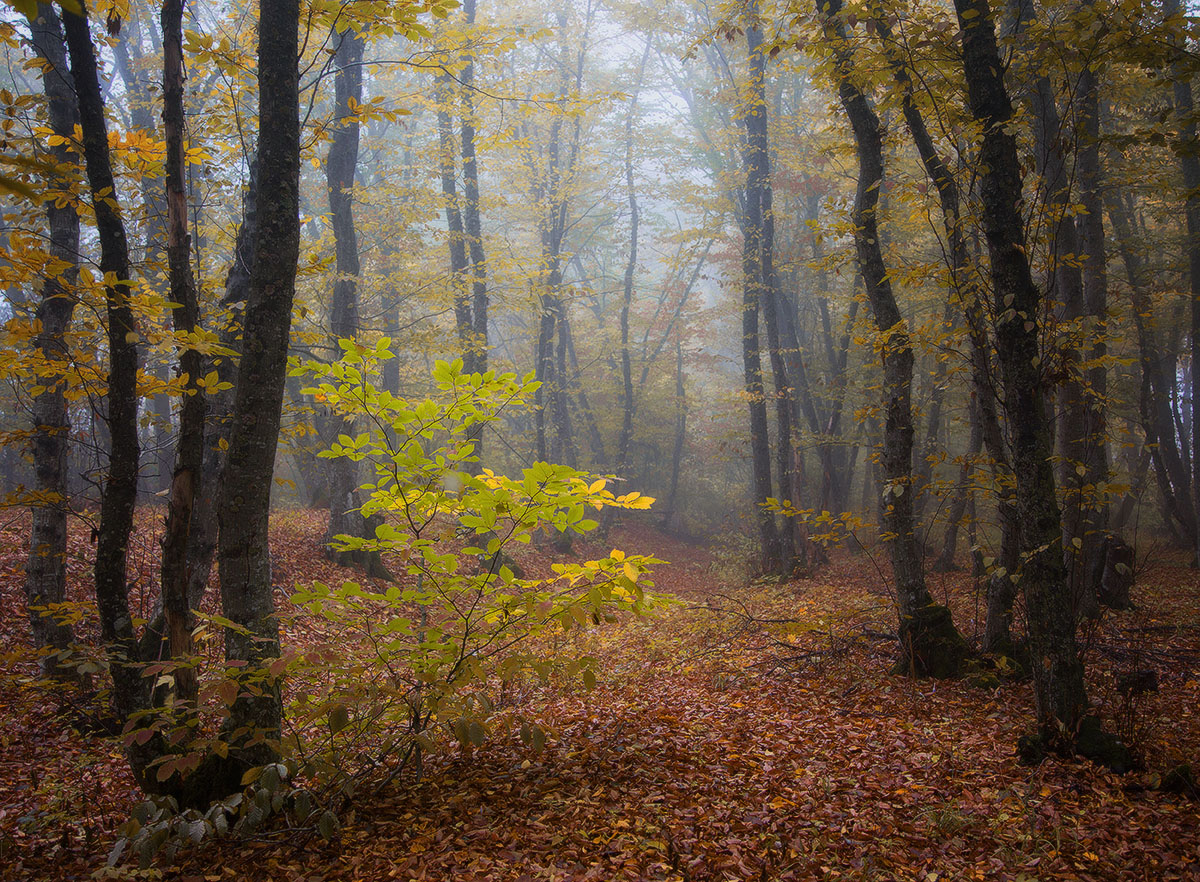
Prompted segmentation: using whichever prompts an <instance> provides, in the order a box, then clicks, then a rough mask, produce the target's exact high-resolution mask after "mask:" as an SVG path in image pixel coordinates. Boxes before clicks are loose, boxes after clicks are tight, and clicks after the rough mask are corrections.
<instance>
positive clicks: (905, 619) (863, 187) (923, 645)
mask: <svg viewBox="0 0 1200 882" xmlns="http://www.w3.org/2000/svg"><path fill="white" fill-rule="evenodd" d="M818 2H819V4H820V5H819V6H818V11H819V13H820V14H821V17H822V19H823V21H824V25H825V32H826V34H827V35H828V36H829V38H830V39H831V40H832V41H833V43H834V59H835V63H836V75H837V81H838V94H839V96H840V98H841V102H842V106H843V107H844V108H845V110H846V116H847V117H849V119H850V124H851V127H852V128H853V130H854V141H855V145H856V148H857V153H858V167H859V173H858V190H857V193H856V195H855V200H854V211H853V219H854V242H855V250H856V252H857V256H858V265H859V269H860V270H861V272H862V277H863V283H864V285H865V286H866V291H867V299H868V301H869V302H870V304H871V311H872V312H873V313H874V316H875V324H876V326H877V327H878V328H879V331H880V333H881V334H882V335H883V340H882V344H881V349H882V360H883V374H884V376H883V387H884V401H883V409H884V430H883V457H882V459H883V472H884V481H885V483H884V486H883V493H882V494H881V500H882V501H881V508H882V521H883V529H884V531H885V533H886V534H887V535H888V537H889V548H890V550H891V557H892V572H893V574H894V576H895V580H896V599H897V602H898V605H899V612H900V653H901V654H900V661H899V664H898V665H897V667H898V668H899V669H900V670H903V671H905V672H910V673H912V674H914V675H917V676H954V675H956V674H957V673H958V671H959V668H960V667H961V665H962V663H963V660H964V659H965V657H966V655H967V646H966V642H965V641H964V640H963V639H962V637H961V636H960V635H959V633H958V630H957V629H956V628H955V627H954V623H953V621H952V620H951V617H950V611H949V609H947V608H946V607H944V606H940V605H938V604H935V603H934V602H933V598H932V597H931V596H930V594H929V589H928V588H927V587H926V585H925V573H924V567H923V563H922V559H921V552H920V548H919V547H918V544H917V537H916V532H915V523H914V521H913V495H914V494H913V472H912V455H913V415H912V375H913V352H912V345H911V343H910V341H909V337H908V333H907V331H906V329H905V327H904V322H903V318H902V317H901V315H900V309H899V306H898V305H897V303H896V298H895V295H894V294H893V292H892V286H891V282H890V281H889V279H888V274H887V267H886V266H885V264H884V260H883V248H882V245H881V243H880V239H879V226H878V218H877V209H878V203H879V191H880V189H881V187H882V184H883V172H884V169H883V132H882V128H881V126H880V123H879V118H878V116H876V114H875V109H874V108H873V107H872V106H871V103H870V101H869V100H868V99H867V97H866V95H864V94H863V93H862V91H861V90H860V89H859V88H858V86H857V85H855V82H854V78H853V68H854V58H853V52H852V50H851V48H850V43H849V40H848V37H847V34H846V28H845V25H844V24H843V23H842V22H841V21H840V20H839V18H838V16H839V13H840V9H841V3H840V0H824V2H820V0H818Z"/></svg>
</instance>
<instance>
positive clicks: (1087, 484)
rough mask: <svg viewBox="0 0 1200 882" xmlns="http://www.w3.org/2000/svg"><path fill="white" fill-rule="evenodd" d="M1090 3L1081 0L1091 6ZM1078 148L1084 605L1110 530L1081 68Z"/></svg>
mask: <svg viewBox="0 0 1200 882" xmlns="http://www.w3.org/2000/svg"><path fill="white" fill-rule="evenodd" d="M1092 2H1093V0H1085V5H1088V6H1091V5H1092ZM1078 95H1079V99H1078V100H1079V110H1078V113H1077V124H1078V128H1079V132H1078V139H1079V149H1078V153H1077V155H1076V160H1075V165H1076V175H1077V177H1078V178H1079V195H1080V201H1081V202H1082V204H1083V207H1084V213H1083V214H1082V215H1081V216H1080V217H1079V218H1078V219H1077V224H1078V239H1079V245H1080V249H1081V252H1082V254H1083V311H1084V314H1085V315H1086V316H1087V324H1086V325H1085V328H1084V334H1085V336H1084V339H1085V340H1086V339H1089V338H1090V339H1091V341H1092V343H1091V346H1090V347H1089V351H1088V353H1087V359H1088V362H1089V364H1090V367H1088V368H1087V370H1086V372H1085V374H1084V380H1085V383H1084V388H1085V395H1084V402H1083V404H1084V407H1083V420H1084V423H1083V426H1082V427H1081V429H1082V433H1081V434H1082V443H1081V453H1082V455H1083V462H1082V465H1083V469H1084V474H1083V475H1082V476H1081V480H1082V482H1083V486H1082V487H1081V488H1080V495H1081V506H1082V507H1083V519H1082V520H1083V524H1082V527H1083V536H1082V540H1083V541H1082V553H1081V555H1080V563H1079V566H1081V567H1082V570H1083V573H1082V576H1083V585H1082V591H1083V597H1084V603H1085V605H1087V606H1090V605H1091V602H1092V599H1093V598H1097V599H1098V598H1100V596H1101V594H1102V591H1101V581H1102V579H1103V576H1104V553H1103V552H1104V548H1105V547H1106V546H1105V540H1106V537H1107V535H1108V531H1109V529H1110V509H1109V499H1108V496H1107V494H1108V491H1107V489H1106V487H1107V485H1108V481H1109V462H1108V438H1107V432H1108V418H1107V413H1106V407H1107V404H1106V400H1107V398H1108V368H1107V367H1106V365H1105V361H1106V359H1107V356H1108V347H1107V345H1106V344H1105V342H1104V341H1105V337H1106V336H1107V332H1108V256H1107V254H1106V251H1105V245H1104V198H1103V174H1102V171H1101V165H1100V87H1099V83H1098V78H1097V75H1096V71H1095V70H1094V69H1093V68H1092V67H1091V66H1090V65H1084V67H1083V70H1082V71H1081V72H1080V75H1079V85H1078Z"/></svg>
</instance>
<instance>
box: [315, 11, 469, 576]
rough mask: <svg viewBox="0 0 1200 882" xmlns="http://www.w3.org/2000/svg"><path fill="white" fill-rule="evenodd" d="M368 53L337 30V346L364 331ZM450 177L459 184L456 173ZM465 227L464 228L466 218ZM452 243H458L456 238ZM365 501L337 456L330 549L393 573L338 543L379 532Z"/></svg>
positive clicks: (346, 422) (354, 470) (351, 466)
mask: <svg viewBox="0 0 1200 882" xmlns="http://www.w3.org/2000/svg"><path fill="white" fill-rule="evenodd" d="M362 59H363V37H362V35H361V34H360V33H358V32H357V31H354V30H350V29H346V30H343V31H341V32H340V33H339V34H338V36H337V50H336V54H335V56H334V64H335V65H336V66H337V74H336V76H335V78H334V91H335V93H336V94H335V97H334V132H333V143H331V144H330V145H329V155H328V157H327V158H326V160H325V183H326V188H327V190H328V194H329V211H330V215H331V221H332V224H333V238H334V242H335V247H336V251H337V254H336V272H337V276H336V279H335V281H334V283H333V299H332V304H331V307H330V322H329V330H330V334H331V335H332V337H333V345H334V347H337V346H338V345H339V341H341V340H355V339H357V338H358V333H359V318H358V276H359V272H360V265H359V257H358V234H357V231H356V229H355V226H354V176H355V172H356V170H357V168H358V144H359V124H358V121H357V120H356V119H353V115H354V109H353V106H354V105H356V104H361V103H362ZM443 182H444V181H443ZM450 183H451V185H453V175H451V178H450ZM447 211H449V208H447ZM459 228H460V232H461V222H460V224H459ZM457 241H458V244H457V250H458V252H459V253H460V255H461V254H462V253H463V243H462V239H461V236H460V237H459V239H458V240H457ZM451 245H452V249H453V247H454V243H453V241H452V243H451ZM460 333H461V332H460ZM335 351H336V350H335ZM337 431H338V432H339V433H340V434H343V435H349V436H350V437H354V436H355V435H356V434H357V431H358V429H357V426H356V423H355V420H354V419H353V418H346V419H343V420H342V421H341V425H340V426H339V428H338V430H337ZM361 507H362V498H361V495H360V493H359V476H358V463H357V462H355V461H354V460H352V459H350V458H348V457H339V458H337V459H335V460H333V461H332V463H331V464H330V466H329V524H328V527H327V529H326V531H325V546H326V549H327V550H328V553H329V555H330V557H331V558H332V559H333V560H334V561H336V562H337V563H338V564H340V565H341V566H358V567H361V568H362V569H364V570H365V571H366V573H367V575H369V576H372V577H375V578H381V579H388V578H391V574H390V573H389V572H388V571H387V568H386V567H384V565H383V561H382V560H381V559H380V556H379V552H378V551H377V550H370V549H360V550H357V551H338V550H335V549H334V548H333V544H334V543H335V542H336V537H337V536H357V537H363V538H374V535H375V527H376V526H377V525H378V524H377V523H376V521H375V519H373V518H372V519H367V518H364V517H363V515H362V511H361V510H360V509H361Z"/></svg>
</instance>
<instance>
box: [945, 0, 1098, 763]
mask: <svg viewBox="0 0 1200 882" xmlns="http://www.w3.org/2000/svg"><path fill="white" fill-rule="evenodd" d="M955 11H956V13H957V16H958V23H959V31H960V35H961V39H962V47H963V70H964V73H965V75H966V80H967V93H968V100H969V104H970V109H971V113H972V115H973V116H974V117H975V119H976V120H977V121H978V122H979V123H980V124H981V125H982V126H983V137H982V141H981V144H980V152H979V163H980V166H981V168H982V169H983V171H982V175H981V181H980V195H981V198H982V204H983V223H984V230H985V233H986V236H987V243H988V251H989V254H990V256H991V275H992V284H993V289H994V290H993V297H994V301H995V309H996V315H997V322H998V327H997V330H996V349H997V355H998V357H999V361H1000V366H1001V372H1002V376H1003V379H1004V402H1005V407H1006V410H1007V415H1008V424H1009V427H1010V430H1011V433H1012V452H1013V460H1012V464H1013V473H1014V475H1015V477H1016V483H1017V513H1018V516H1019V518H1020V523H1021V551H1022V554H1023V561H1022V567H1021V574H1020V585H1021V588H1022V590H1023V592H1024V595H1025V605H1026V612H1027V615H1028V619H1029V648H1030V659H1031V667H1032V671H1031V673H1032V675H1033V681H1034V696H1035V702H1036V708H1037V724H1038V729H1039V733H1040V734H1041V736H1042V737H1043V738H1044V739H1046V740H1047V741H1049V742H1051V743H1052V744H1055V745H1064V744H1070V743H1072V742H1073V741H1074V739H1075V737H1076V736H1077V734H1078V732H1079V729H1080V725H1081V723H1082V721H1083V718H1084V715H1085V714H1086V713H1087V708H1088V702H1087V693H1086V691H1085V689H1084V683H1083V664H1082V662H1081V661H1080V658H1079V652H1078V647H1077V646H1076V643H1075V610H1074V604H1073V598H1072V597H1071V592H1070V587H1069V585H1068V583H1067V579H1066V573H1065V571H1064V566H1063V553H1062V522H1061V519H1060V516H1059V510H1058V500H1057V499H1056V497H1055V488H1054V471H1053V466H1052V464H1051V455H1052V453H1053V447H1052V443H1051V438H1050V425H1049V423H1048V421H1047V417H1046V410H1045V400H1044V397H1043V396H1044V391H1043V390H1044V384H1043V379H1042V376H1041V371H1040V364H1041V353H1040V352H1039V348H1038V333H1039V328H1040V324H1041V309H1042V305H1043V304H1042V294H1041V291H1039V290H1038V288H1037V286H1036V285H1035V284H1034V282H1033V276H1032V274H1031V272H1030V267H1029V259H1028V256H1027V252H1026V248H1025V231H1024V226H1023V218H1022V215H1021V204H1022V180H1021V169H1020V163H1019V160H1018V158H1017V144H1016V139H1015V137H1014V136H1013V134H1012V133H1011V131H1010V129H1009V127H1010V126H1011V123H1012V118H1013V111H1012V104H1011V102H1010V101H1009V97H1008V92H1007V90H1006V88H1005V85H1004V80H1003V74H1002V71H1003V70H1004V64H1003V62H1002V60H1001V57H1000V52H999V49H998V47H997V45H996V32H995V27H994V25H993V23H992V13H991V8H990V6H989V5H988V3H987V0H955Z"/></svg>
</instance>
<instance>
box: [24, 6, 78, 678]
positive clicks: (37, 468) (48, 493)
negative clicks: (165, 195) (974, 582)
mask: <svg viewBox="0 0 1200 882" xmlns="http://www.w3.org/2000/svg"><path fill="white" fill-rule="evenodd" d="M32 29H33V47H34V50H35V51H36V52H37V54H38V57H39V58H40V59H41V60H42V63H43V65H44V67H43V69H42V88H43V91H44V92H45V95H46V101H47V104H48V115H49V120H50V128H51V130H52V131H53V132H54V133H55V134H56V135H58V136H59V137H60V138H65V139H70V138H72V137H73V136H74V133H75V123H76V121H77V120H78V117H79V112H78V110H77V108H76V106H75V85H74V83H73V81H72V79H71V74H70V72H69V71H68V70H67V53H66V47H65V45H64V43H63V32H62V24H61V23H60V21H59V18H58V12H57V11H56V10H55V8H54V7H53V6H52V5H51V4H49V3H41V4H39V5H38V16H37V19H36V20H35V21H34V22H33V26H32ZM50 158H51V161H53V162H54V163H55V164H56V166H57V168H56V171H55V176H54V178H52V179H51V181H50V182H49V187H50V192H49V193H48V194H47V195H48V198H47V200H46V203H45V207H46V219H47V224H48V226H49V229H50V246H49V252H50V256H51V257H53V258H54V259H55V260H56V261H59V262H61V264H62V266H63V267H64V269H63V270H62V272H61V273H59V274H57V275H52V276H49V277H47V278H45V279H43V280H42V291H41V300H40V302H39V303H38V306H37V319H38V322H39V324H40V325H41V328H40V330H39V332H38V335H37V337H36V338H35V340H34V345H35V346H36V347H37V351H38V355H39V357H40V358H41V359H42V360H43V362H44V366H43V371H44V375H43V376H41V377H40V378H39V385H41V386H42V387H43V388H44V391H43V392H41V393H40V394H39V395H37V396H36V397H35V398H34V399H33V406H32V411H33V414H32V415H33V473H34V485H33V486H34V492H35V494H36V497H35V503H34V505H33V506H32V508H33V524H32V526H31V528H30V532H29V559H28V562H27V563H26V566H25V598H26V602H27V603H28V606H29V619H30V625H31V626H32V630H33V645H34V647H35V648H36V649H38V650H48V651H51V652H52V653H53V654H47V655H45V656H43V657H42V671H43V672H44V673H47V674H51V675H53V676H56V677H63V678H69V677H71V676H72V672H71V670H70V668H69V667H68V666H67V665H66V658H65V653H66V652H67V650H68V648H69V647H70V645H71V642H72V640H73V639H74V638H73V634H72V629H71V627H70V625H66V624H62V623H60V622H59V621H57V620H56V619H55V617H54V616H53V615H51V614H49V613H48V609H47V608H48V607H50V606H52V605H53V604H56V603H61V602H62V601H63V600H64V599H65V597H66V588H67V512H68V509H69V497H70V493H69V490H68V487H67V457H68V454H69V451H70V434H71V420H70V414H69V411H68V409H67V399H66V394H65V392H66V382H67V381H66V377H65V376H64V374H65V373H66V371H67V362H68V359H69V354H68V351H67V343H66V339H65V338H66V332H67V329H68V328H69V327H70V325H71V318H72V315H73V314H74V311H75V292H74V290H73V288H74V286H75V282H76V280H77V279H78V276H79V215H78V214H77V213H76V211H75V205H74V204H73V203H72V202H71V200H69V199H67V200H64V202H65V204H63V205H59V203H58V199H57V197H58V194H59V193H63V194H66V193H69V192H70V189H71V180H72V177H73V175H72V168H73V166H74V164H75V159H74V157H73V154H72V153H71V151H70V150H69V148H68V147H67V145H66V144H65V143H63V144H60V145H58V146H56V147H51V148H50Z"/></svg>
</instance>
